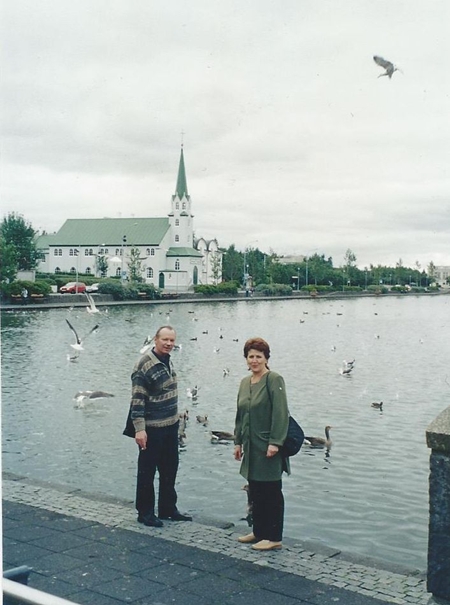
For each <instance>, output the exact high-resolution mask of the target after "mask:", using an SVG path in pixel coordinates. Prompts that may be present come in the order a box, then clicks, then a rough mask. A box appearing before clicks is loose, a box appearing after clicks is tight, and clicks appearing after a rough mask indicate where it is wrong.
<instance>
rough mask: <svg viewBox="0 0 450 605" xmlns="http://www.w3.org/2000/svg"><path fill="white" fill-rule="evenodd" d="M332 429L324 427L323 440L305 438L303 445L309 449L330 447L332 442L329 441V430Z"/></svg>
mask: <svg viewBox="0 0 450 605" xmlns="http://www.w3.org/2000/svg"><path fill="white" fill-rule="evenodd" d="M331 428H332V427H331V426H330V425H329V424H327V426H326V427H325V439H324V438H323V437H305V444H306V445H309V446H310V447H326V448H327V449H328V448H330V447H331V444H332V441H331V439H330V429H331Z"/></svg>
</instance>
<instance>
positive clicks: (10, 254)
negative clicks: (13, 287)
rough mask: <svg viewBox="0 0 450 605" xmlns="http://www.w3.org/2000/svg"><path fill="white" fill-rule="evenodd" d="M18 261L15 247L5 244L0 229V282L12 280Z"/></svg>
mask: <svg viewBox="0 0 450 605" xmlns="http://www.w3.org/2000/svg"><path fill="white" fill-rule="evenodd" d="M17 269H18V263H17V255H16V249H15V248H14V246H13V245H12V244H7V243H6V241H5V238H4V237H3V235H2V233H1V231H0V282H6V283H9V282H12V281H14V278H15V277H16V275H17Z"/></svg>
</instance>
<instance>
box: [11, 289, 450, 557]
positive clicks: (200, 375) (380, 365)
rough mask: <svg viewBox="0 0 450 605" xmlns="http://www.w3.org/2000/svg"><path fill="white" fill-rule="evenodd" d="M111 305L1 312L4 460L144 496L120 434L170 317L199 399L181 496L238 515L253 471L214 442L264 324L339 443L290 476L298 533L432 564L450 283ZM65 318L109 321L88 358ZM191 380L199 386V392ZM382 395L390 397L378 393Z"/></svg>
mask: <svg viewBox="0 0 450 605" xmlns="http://www.w3.org/2000/svg"><path fill="white" fill-rule="evenodd" d="M100 309H101V310H102V313H101V314H97V315H89V314H88V313H86V312H85V311H84V310H83V309H77V308H75V309H73V310H71V311H70V310H69V309H55V310H30V309H18V310H17V311H14V312H7V311H3V312H2V425H3V426H2V428H3V431H2V437H3V454H2V459H3V469H4V470H5V471H10V472H13V473H17V474H20V475H24V476H29V477H33V478H36V479H43V480H47V481H52V482H53V483H60V484H64V485H69V486H75V487H78V488H80V489H83V490H86V491H90V492H97V493H102V494H106V495H111V496H116V497H121V498H127V499H130V500H132V499H133V498H134V490H135V475H136V454H137V451H136V446H135V444H134V441H133V440H131V439H129V438H127V437H124V436H122V435H121V432H122V428H123V425H124V422H125V418H126V415H127V410H128V405H129V399H130V373H131V370H132V367H133V365H134V363H135V361H136V360H137V358H138V357H139V349H140V348H141V346H142V344H143V341H144V338H145V337H146V336H147V335H148V334H153V333H154V332H155V330H156V329H157V327H159V326H160V325H162V324H166V323H170V324H172V325H173V326H174V327H175V328H176V329H177V332H178V343H179V344H181V345H182V346H181V349H180V350H179V351H174V352H173V360H174V364H175V367H176V370H177V373H178V377H179V388H180V402H179V403H180V410H182V409H188V410H189V412H190V420H189V423H188V426H187V431H186V433H187V439H186V447H185V448H184V449H183V451H182V453H181V461H180V470H179V473H178V488H177V489H178V494H179V506H180V509H182V510H186V511H190V512H192V513H193V514H194V516H195V514H200V513H201V514H204V515H208V516H212V517H216V518H219V519H222V520H228V521H232V522H235V523H239V522H240V519H241V518H242V517H244V516H245V514H246V496H245V492H243V491H242V490H241V488H242V486H243V485H244V484H245V480H244V479H243V478H242V477H241V476H240V475H239V463H237V462H236V461H235V460H234V459H233V446H232V444H229V445H215V444H212V443H211V442H210V433H209V431H210V430H211V429H213V430H214V429H215V430H224V431H231V432H232V431H233V427H234V415H235V406H236V394H237V390H238V385H239V382H240V380H241V378H242V377H243V376H245V375H246V373H247V369H246V364H245V360H244V358H243V345H244V342H245V340H246V339H247V338H249V337H251V336H262V337H264V338H265V339H266V340H268V342H269V343H270V346H271V353H272V355H271V360H270V361H271V363H270V366H271V369H273V370H276V371H278V372H279V373H280V374H282V375H283V376H284V378H285V381H286V387H287V393H288V399H289V403H290V409H291V412H292V414H293V415H294V416H295V417H296V419H297V420H298V421H299V422H300V423H301V425H302V426H303V428H304V430H305V433H306V434H312V435H318V436H321V435H323V434H324V427H325V425H327V424H329V425H331V426H332V429H331V437H332V440H333V446H332V448H331V450H330V451H329V452H326V451H324V450H313V449H310V448H308V447H304V448H302V451H301V453H300V454H299V455H298V456H296V457H295V458H293V459H292V474H291V476H289V477H287V476H285V478H284V479H283V487H284V494H285V499H286V516H285V534H286V535H287V536H290V537H295V538H301V539H308V540H315V541H320V542H321V543H322V544H326V545H329V546H331V547H336V548H340V549H342V550H343V551H349V552H351V553H355V554H358V553H360V554H364V555H368V556H372V557H377V558H379V559H383V560H385V561H392V562H397V563H402V564H404V565H407V566H410V567H415V568H419V569H425V567H426V553H427V532H428V465H429V450H428V449H427V447H426V442H425V429H426V427H427V425H428V424H429V423H430V422H431V421H432V420H433V419H434V418H435V417H436V416H437V414H438V413H440V412H441V411H442V410H443V409H444V408H445V407H447V405H448V404H449V395H450V378H449V370H448V360H449V357H450V339H449V338H448V318H449V312H450V297H447V296H432V297H426V296H407V297H406V296H405V297H402V296H398V297H380V298H375V297H373V298H372V297H370V298H354V299H341V300H333V299H319V300H309V299H303V300H298V299H297V300H278V301H277V300H270V301H258V300H257V299H250V300H244V301H236V302H226V303H212V302H211V303H195V302H192V303H185V304H176V303H174V304H172V305H171V306H169V305H157V304H149V305H134V306H131V305H123V306H114V307H109V308H107V307H100ZM106 311H107V312H106ZM66 318H68V319H69V321H70V322H71V323H72V324H73V325H74V326H75V328H76V329H77V331H78V332H79V334H80V335H81V336H83V335H84V334H86V333H88V332H89V330H90V329H91V328H92V327H93V326H94V325H95V323H97V322H98V323H99V329H98V330H97V332H95V333H93V334H91V335H90V336H89V337H88V338H87V339H86V343H85V350H84V351H82V352H81V355H80V357H79V359H78V361H77V362H76V363H73V362H70V361H68V360H67V354H70V353H73V350H72V349H71V347H70V344H71V343H73V342H74V339H73V334H72V333H71V331H70V329H69V327H68V326H67V324H66V321H65V319H66ZM193 339H196V340H193ZM353 359H355V364H354V370H353V371H352V373H351V374H350V375H349V376H345V375H341V374H340V372H339V369H340V368H341V367H342V363H343V360H353ZM225 368H226V369H227V370H229V374H228V375H226V376H224V372H223V370H224V369H225ZM194 385H198V387H199V396H198V400H197V401H196V402H193V401H192V400H191V399H189V398H188V397H187V395H186V389H187V388H191V387H193V386H194ZM98 389H101V390H104V391H109V392H111V393H113V394H114V395H115V397H114V398H110V399H103V400H99V401H96V402H89V403H88V404H86V405H85V407H83V408H77V407H76V402H75V401H74V399H73V398H74V395H75V393H76V392H77V391H80V390H98ZM379 401H383V409H382V411H381V412H380V410H377V409H374V408H373V407H372V406H371V403H372V402H379ZM197 414H201V415H204V414H207V415H208V420H209V425H208V427H204V426H203V425H201V424H199V423H197V422H196V419H195V417H196V415H197ZM241 523H242V522H241Z"/></svg>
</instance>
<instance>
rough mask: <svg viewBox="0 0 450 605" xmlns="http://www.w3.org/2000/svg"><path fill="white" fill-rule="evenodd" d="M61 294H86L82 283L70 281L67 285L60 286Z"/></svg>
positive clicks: (84, 285)
mask: <svg viewBox="0 0 450 605" xmlns="http://www.w3.org/2000/svg"><path fill="white" fill-rule="evenodd" d="M59 291H60V292H61V294H76V293H77V292H78V294H83V292H86V284H83V282H82V281H70V282H69V283H67V284H65V285H64V286H61V288H60V290H59Z"/></svg>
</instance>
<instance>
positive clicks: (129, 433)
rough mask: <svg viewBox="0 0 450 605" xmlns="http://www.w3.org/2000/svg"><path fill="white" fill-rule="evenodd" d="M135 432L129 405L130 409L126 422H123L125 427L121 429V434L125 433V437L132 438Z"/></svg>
mask: <svg viewBox="0 0 450 605" xmlns="http://www.w3.org/2000/svg"><path fill="white" fill-rule="evenodd" d="M135 434H136V429H135V428H134V424H133V421H132V420H131V406H130V409H129V410H128V416H127V422H126V424H125V428H124V429H123V431H122V435H125V436H126V437H133V438H134V436H135Z"/></svg>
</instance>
